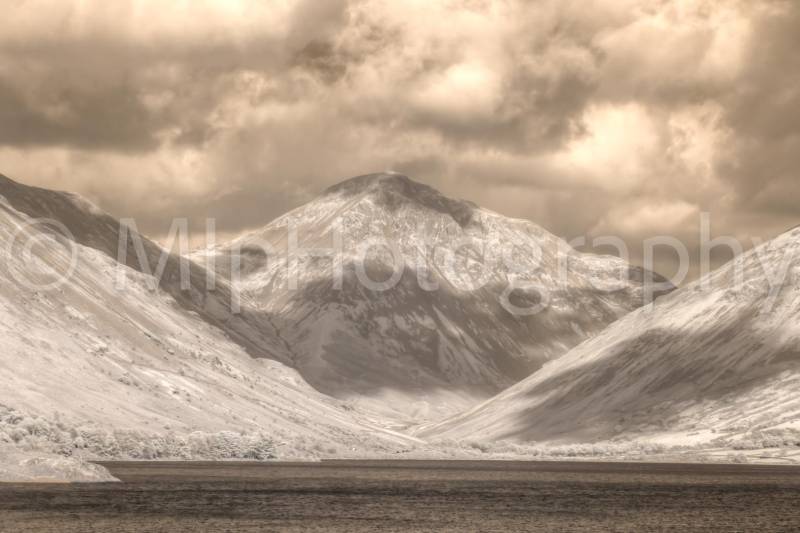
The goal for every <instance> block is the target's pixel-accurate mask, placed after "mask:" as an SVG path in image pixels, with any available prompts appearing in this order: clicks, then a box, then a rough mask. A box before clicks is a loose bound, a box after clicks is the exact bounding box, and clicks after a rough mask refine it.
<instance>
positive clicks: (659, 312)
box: [419, 228, 800, 444]
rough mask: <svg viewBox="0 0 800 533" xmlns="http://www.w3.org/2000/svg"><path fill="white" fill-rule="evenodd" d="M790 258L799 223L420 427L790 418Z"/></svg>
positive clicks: (753, 422)
mask: <svg viewBox="0 0 800 533" xmlns="http://www.w3.org/2000/svg"><path fill="white" fill-rule="evenodd" d="M798 264H800V228H798V229H794V230H792V231H790V232H788V233H786V234H784V235H781V236H780V237H779V238H777V239H775V240H774V241H771V242H769V243H767V244H764V245H763V246H761V247H758V248H756V249H754V250H752V251H750V252H749V253H747V254H744V255H742V256H740V257H739V258H737V259H736V260H735V261H733V262H732V263H730V264H728V265H726V266H724V267H722V268H721V269H719V270H717V271H716V272H713V273H711V274H710V275H708V276H707V277H706V278H704V279H702V280H700V281H698V282H696V283H694V284H692V285H690V286H688V287H686V288H683V289H680V290H677V291H675V292H673V293H672V294H670V295H668V296H664V297H662V298H660V299H658V300H657V301H656V302H655V304H654V305H653V306H650V307H647V308H643V309H640V310H638V311H635V312H633V313H631V314H630V315H628V316H626V317H625V318H623V319H621V320H620V321H618V322H616V323H615V324H612V325H611V326H609V327H608V329H606V330H605V331H604V332H602V333H601V334H599V335H598V336H596V337H594V338H592V339H591V340H589V341H587V342H585V343H583V344H582V345H580V346H578V347H576V348H575V349H573V350H572V351H570V353H568V354H567V355H565V356H564V357H562V358H561V359H559V360H558V361H554V362H552V363H550V364H548V365H546V366H545V367H544V368H542V369H541V370H540V371H539V372H537V373H536V374H534V375H532V376H531V377H530V378H528V379H526V380H525V381H523V382H521V383H519V384H517V385H516V386H514V387H512V388H510V389H509V390H507V391H504V392H503V393H502V394H500V395H498V396H497V397H495V398H493V399H491V400H490V401H488V402H486V403H484V404H482V405H480V406H478V407H476V408H474V409H472V410H471V411H469V412H467V413H465V414H463V415H460V416H457V417H454V418H452V419H449V420H446V421H444V422H442V423H438V424H433V425H430V426H427V427H424V428H422V429H421V430H420V431H419V434H420V435H422V436H425V437H434V438H463V437H469V438H476V439H486V440H502V439H515V440H526V441H531V440H535V441H589V440H601V439H609V438H614V437H626V438H637V439H649V440H655V441H664V442H672V443H682V444H685V443H692V442H703V441H711V440H714V439H717V438H720V437H722V438H735V436H736V435H741V434H742V433H745V432H748V431H755V430H765V429H770V428H771V429H781V428H782V429H789V430H790V429H791V428H795V429H798V428H800V392H798V391H800V278H798V274H800V272H798ZM784 273H785V276H784ZM740 279H741V282H740V281H739V280H740ZM781 280H782V281H783V282H782V283H778V282H779V281H781ZM771 287H775V291H774V292H771Z"/></svg>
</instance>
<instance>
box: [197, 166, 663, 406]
mask: <svg viewBox="0 0 800 533" xmlns="http://www.w3.org/2000/svg"><path fill="white" fill-rule="evenodd" d="M293 235H294V237H293ZM338 239H340V240H338ZM295 241H296V242H295ZM293 243H294V244H293ZM370 243H371V244H373V245H374V246H372V247H370V248H369V249H368V250H366V249H365V248H363V247H364V246H366V245H367V244H370ZM295 244H296V246H295ZM309 249H328V250H335V252H334V253H333V254H328V256H325V257H308V254H307V253H305V252H303V250H309ZM194 257H195V258H196V259H197V260H198V261H200V262H202V261H213V268H216V269H217V270H218V271H219V272H221V273H223V274H225V275H230V271H231V268H233V270H234V271H235V272H238V271H239V269H238V268H237V266H236V265H241V276H238V275H237V276H236V279H234V281H233V283H234V284H235V285H236V286H237V287H239V288H240V289H241V291H242V292H243V293H244V294H246V295H247V297H248V299H249V300H250V302H251V304H252V305H255V306H256V307H258V308H259V309H260V310H262V311H264V312H266V313H267V314H269V315H270V316H272V317H273V318H274V319H275V320H276V321H277V323H276V327H277V329H278V330H279V334H280V336H281V338H283V339H284V341H285V346H286V347H287V350H290V351H291V352H292V364H293V366H294V367H295V368H297V369H298V370H299V372H300V373H301V374H302V375H303V376H304V378H305V379H306V380H308V381H309V383H311V384H312V385H313V386H314V387H316V388H317V389H318V390H321V391H323V392H325V393H328V394H331V395H334V396H336V397H339V398H346V399H352V400H354V401H359V402H365V403H366V404H369V405H372V406H375V407H380V408H383V409H386V410H388V411H390V412H391V414H392V416H399V417H401V418H402V417H407V418H408V419H410V420H418V419H426V418H428V419H432V418H436V417H441V416H442V415H445V414H452V413H454V412H456V410H458V409H463V408H466V407H468V406H469V405H474V403H475V402H476V401H479V400H481V399H485V398H487V397H489V396H490V395H492V394H495V393H497V392H498V391H500V390H502V389H503V388H505V387H508V386H509V385H512V384H513V383H515V382H517V381H519V380H521V379H523V378H525V377H527V376H528V375H530V373H531V372H533V371H535V370H536V369H538V368H539V367H540V366H541V365H542V364H543V363H544V362H546V361H548V360H551V359H555V358H557V357H559V356H560V355H562V354H563V353H565V352H566V351H567V350H568V349H569V348H571V347H572V346H574V345H576V344H578V343H580V342H581V341H583V340H585V339H586V338H588V337H590V336H591V335H593V334H595V333H597V332H599V331H600V330H602V329H603V328H604V327H605V326H606V325H608V324H609V323H611V322H613V321H615V320H616V319H618V318H619V317H621V316H623V315H625V314H626V313H628V312H630V311H631V310H633V309H635V308H637V307H638V306H640V305H641V303H642V301H643V280H644V277H645V276H644V273H643V272H642V271H641V270H637V269H634V268H631V267H630V266H629V265H628V264H627V263H625V262H623V261H622V260H620V259H618V258H614V257H603V256H596V255H584V254H579V253H577V252H576V251H575V250H573V249H572V248H570V247H569V246H568V245H567V244H566V243H565V242H564V241H562V240H561V239H558V238H557V237H555V236H553V235H551V234H550V233H548V232H546V231H545V230H543V229H542V228H540V227H538V226H536V225H535V224H533V223H531V222H528V221H524V220H515V219H509V218H506V217H503V216H501V215H498V214H496V213H493V212H491V211H489V210H486V209H481V208H479V207H477V206H475V205H474V204H471V203H469V202H464V201H459V200H452V199H449V198H446V197H444V196H442V195H441V194H439V193H438V192H437V191H435V190H434V189H431V188H430V187H427V186H425V185H422V184H420V183H416V182H414V181H412V180H410V179H409V178H407V177H406V176H402V175H398V174H391V173H389V174H371V175H366V176H360V177H357V178H353V179H350V180H347V181H345V182H343V183H340V184H339V185H337V186H334V187H332V188H330V189H328V190H327V191H326V192H325V193H324V194H323V195H321V196H320V197H319V198H318V199H316V200H314V201H312V202H310V203H308V204H307V205H305V206H303V207H300V208H298V209H296V210H294V211H292V212H290V213H288V214H287V215H285V216H283V217H281V218H279V219H277V220H276V221H274V222H273V223H271V224H269V225H268V226H266V227H265V228H263V229H262V230H259V231H256V232H253V233H250V234H247V235H244V236H242V237H240V238H239V239H237V240H235V241H233V242H232V243H229V244H227V245H225V246H221V247H218V248H214V249H210V250H206V251H203V252H200V253H197V254H195V255H194ZM231 265H233V267H232V266H231ZM562 265H567V268H566V269H564V273H563V275H562V274H561V271H562V269H561V267H562ZM362 267H363V269H362V270H359V269H360V268H362ZM210 268H212V267H211V266H210ZM339 269H341V270H339ZM340 271H341V272H342V276H341V280H342V281H341V286H337V283H336V280H337V277H336V276H337V273H338V272H340ZM393 276H396V277H394V278H393ZM516 279H519V280H522V281H524V283H521V285H522V287H521V288H519V289H517V290H515V291H513V292H511V293H510V295H509V293H508V291H507V288H508V287H509V283H510V280H516ZM365 280H366V281H365ZM620 280H622V281H620ZM395 281H396V283H393V282H395ZM659 281H663V280H659ZM370 282H376V283H374V284H371V283H370ZM383 282H388V283H387V284H386V285H385V286H382V285H381V284H382V283H383ZM504 295H506V296H507V297H508V299H507V301H505V304H504V303H503V302H504V300H503V298H504ZM543 295H546V299H547V301H543V300H542V299H543V298H544V296H543ZM509 303H510V304H513V305H516V306H519V307H523V308H529V307H531V306H535V305H536V304H537V303H543V304H546V305H545V306H544V307H545V309H544V310H543V311H542V312H539V313H536V314H532V315H524V314H514V313H512V312H510V309H511V310H513V308H512V307H511V306H510V305H508V304H509Z"/></svg>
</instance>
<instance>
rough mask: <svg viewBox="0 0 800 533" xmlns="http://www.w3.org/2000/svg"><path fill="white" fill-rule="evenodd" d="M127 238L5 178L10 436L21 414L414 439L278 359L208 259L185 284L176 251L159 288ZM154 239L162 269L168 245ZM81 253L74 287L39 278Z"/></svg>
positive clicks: (340, 441) (381, 443)
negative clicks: (212, 276)
mask: <svg viewBox="0 0 800 533" xmlns="http://www.w3.org/2000/svg"><path fill="white" fill-rule="evenodd" d="M34 217H48V218H50V219H53V220H54V221H58V222H59V223H61V224H63V225H64V226H65V227H66V228H67V229H68V230H69V232H70V233H71V234H72V237H73V238H74V240H72V239H71V238H68V237H65V236H63V235H59V233H58V232H57V231H56V232H54V231H52V228H51V227H48V226H47V225H42V224H40V223H34ZM118 237H119V224H118V223H117V222H116V221H115V220H114V219H112V218H111V217H109V216H108V215H105V214H103V213H101V212H99V211H98V210H97V209H96V208H94V207H92V206H90V205H89V204H88V203H86V202H85V201H82V200H80V199H79V198H77V197H75V196H73V195H68V194H65V193H57V192H53V191H46V190H42V189H37V188H33V187H25V186H22V185H19V184H16V183H14V182H13V181H11V180H9V179H7V178H4V177H0V254H2V257H1V259H2V260H1V261H0V278H2V281H3V282H2V283H0V442H3V441H9V440H13V441H15V442H16V441H18V440H19V439H24V438H28V437H31V438H33V437H35V436H36V434H37V430H25V431H22V430H21V428H20V427H19V424H18V422H19V420H21V419H22V417H25V416H27V417H33V418H34V419H36V417H41V418H42V420H50V421H53V420H56V421H57V422H54V424H55V425H57V426H58V427H62V426H63V427H72V428H73V429H74V428H77V427H83V426H87V427H93V428H95V429H97V430H98V431H102V430H108V431H112V430H118V429H127V430H132V431H140V432H144V433H147V434H153V435H162V434H166V433H170V434H179V435H187V434H189V433H191V432H194V431H203V432H208V433H214V432H221V431H231V430H232V431H235V432H243V433H254V434H255V433H261V432H263V433H264V434H265V435H267V436H268V437H269V438H271V439H275V441H276V442H278V443H284V444H286V446H285V449H284V450H283V451H286V452H287V453H300V454H302V450H301V451H299V452H297V450H294V451H293V450H291V449H290V448H291V444H293V443H297V442H298V440H300V441H305V442H307V443H308V444H309V445H312V444H313V443H318V444H319V446H333V447H342V448H343V447H347V449H348V450H349V449H351V448H354V447H357V448H358V449H369V448H370V447H374V448H382V447H386V446H392V445H394V444H396V443H398V442H402V443H404V442H408V439H407V438H405V437H402V436H399V435H396V434H393V433H391V432H387V431H384V430H382V429H379V428H376V427H375V426H374V425H373V424H372V423H371V422H370V420H371V419H370V418H369V416H370V415H369V414H368V413H363V412H357V411H353V410H352V409H350V408H349V407H348V406H343V405H342V403H341V402H340V401H338V400H335V399H333V398H330V397H328V396H325V395H323V394H321V393H319V392H317V391H316V390H314V389H313V388H312V387H310V386H308V385H307V384H306V383H305V382H304V380H303V379H302V377H301V376H299V375H298V374H297V372H296V371H294V370H293V369H291V368H289V367H287V366H286V365H284V364H283V363H281V360H285V359H287V358H288V356H287V355H285V353H284V352H282V350H283V347H282V345H281V343H280V342H279V340H278V339H277V337H275V336H274V335H273V332H272V330H271V328H270V326H269V323H268V320H267V319H266V318H265V317H264V316H262V314H261V313H252V312H249V311H246V312H245V313H243V314H241V315H236V314H234V313H232V312H231V309H230V289H229V288H228V287H227V286H226V285H225V284H224V283H220V284H219V286H218V287H217V289H216V290H215V291H213V292H209V291H206V290H205V285H204V284H205V279H206V273H205V271H204V270H203V269H202V268H201V267H200V266H198V265H191V279H192V282H191V284H190V285H191V286H190V288H189V289H188V290H182V289H181V287H180V283H179V279H178V277H177V274H178V272H179V258H177V257H175V256H170V258H169V260H168V267H167V269H166V273H165V276H164V278H163V280H162V282H161V284H160V290H159V291H157V292H154V291H152V290H150V288H149V284H150V283H152V276H150V275H149V274H146V273H143V272H141V271H140V268H139V267H140V265H138V263H137V262H136V261H135V260H134V259H135V257H136V255H135V252H134V251H133V250H132V249H131V250H130V253H129V254H128V258H129V265H122V264H120V263H118V262H117V261H116V259H115V257H116V252H117V247H118V242H117V239H118ZM34 242H37V243H38V244H36V245H35V246H33V247H32V249H31V253H30V254H28V253H26V249H25V244H26V243H34ZM144 243H145V247H146V249H147V252H148V255H149V256H150V262H151V264H152V265H155V263H156V258H157V257H158V256H160V255H161V253H163V250H162V249H161V248H160V247H158V246H157V245H156V244H154V243H152V242H150V241H147V240H146V239H144ZM129 245H130V246H132V245H131V244H130V242H129ZM73 257H74V258H75V261H76V262H77V263H76V268H75V269H74V273H73V274H72V275H71V276H70V277H69V278H68V280H67V281H66V283H63V284H61V285H60V286H58V287H54V288H51V289H44V288H41V287H42V286H43V285H46V284H48V283H50V282H51V281H52V280H53V270H55V271H57V272H59V273H66V272H69V270H70V269H69V266H70V263H71V261H72V258H73ZM120 274H122V275H123V276H124V278H125V279H126V283H125V285H124V286H123V287H121V286H120V285H119V284H118V276H119V275H120ZM37 285H38V286H39V288H37ZM253 355H256V356H258V357H253ZM6 413H10V414H8V415H7V416H6ZM17 413H18V414H17ZM42 423H43V424H44V422H42ZM45 425H46V424H45ZM35 426H36V424H34V427H35ZM5 430H8V432H4V431H5ZM19 431H22V433H21V434H19V435H17V433H19ZM73 433H74V431H73ZM76 435H77V433H76ZM320 449H322V448H320Z"/></svg>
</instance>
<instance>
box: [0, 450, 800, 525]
mask: <svg viewBox="0 0 800 533" xmlns="http://www.w3.org/2000/svg"><path fill="white" fill-rule="evenodd" d="M104 465H105V466H106V467H108V468H109V470H111V472H112V473H113V474H114V475H115V476H117V477H118V478H119V479H121V480H122V481H123V483H109V484H76V485H47V484H27V485H23V484H5V485H4V484H0V531H2V532H4V533H5V532H13V533H17V532H26V531H48V532H50V531H52V532H58V533H68V532H95V531H96V532H102V533H111V532H137V533H139V532H162V531H163V532H173V531H190V532H195V533H197V532H205V531H222V532H228V531H230V532H239V531H248V532H265V531H290V532H292V531H342V532H360V531H452V532H459V533H462V532H472V531H498V532H503V533H508V532H513V531H636V532H642V531H743V532H749V531H756V532H766V531H793V532H794V531H800V469H798V468H794V467H787V466H749V465H741V466H739V465H736V466H728V465H677V464H632V463H585V462H576V463H570V462H553V463H550V462H495V461H491V462H489V461H332V462H324V463H267V464H264V463H167V462H159V463H131V462H127V463H104Z"/></svg>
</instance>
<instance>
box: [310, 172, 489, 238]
mask: <svg viewBox="0 0 800 533" xmlns="http://www.w3.org/2000/svg"><path fill="white" fill-rule="evenodd" d="M331 195H338V196H343V197H354V196H365V197H369V198H370V199H372V201H374V202H375V203H376V204H378V205H379V206H381V207H384V208H387V209H389V210H390V211H396V210H398V209H400V208H401V207H403V206H408V205H417V206H421V207H424V208H428V209H432V210H434V211H438V212H440V213H443V214H446V215H450V216H451V217H452V218H453V219H454V220H455V221H456V222H457V223H458V224H459V225H461V226H462V227H463V226H466V225H468V224H469V223H470V222H471V221H472V219H473V215H474V212H475V211H476V210H478V206H477V205H475V204H474V203H472V202H468V201H465V200H456V199H452V198H448V197H447V196H444V195H443V194H442V193H440V192H439V191H437V190H436V189H434V188H433V187H431V186H429V185H425V184H424V183H420V182H418V181H414V180H412V179H411V178H409V177H408V176H406V175H404V174H400V173H397V172H379V173H374V174H364V175H362V176H356V177H354V178H350V179H348V180H345V181H343V182H341V183H338V184H336V185H334V186H332V187H330V188H328V189H326V190H325V192H324V193H323V196H331Z"/></svg>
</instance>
